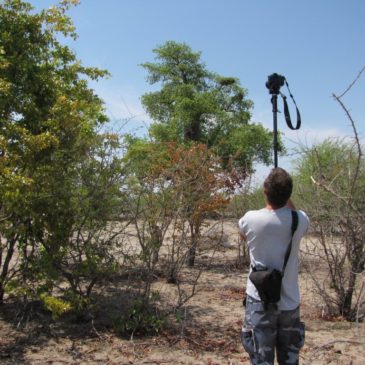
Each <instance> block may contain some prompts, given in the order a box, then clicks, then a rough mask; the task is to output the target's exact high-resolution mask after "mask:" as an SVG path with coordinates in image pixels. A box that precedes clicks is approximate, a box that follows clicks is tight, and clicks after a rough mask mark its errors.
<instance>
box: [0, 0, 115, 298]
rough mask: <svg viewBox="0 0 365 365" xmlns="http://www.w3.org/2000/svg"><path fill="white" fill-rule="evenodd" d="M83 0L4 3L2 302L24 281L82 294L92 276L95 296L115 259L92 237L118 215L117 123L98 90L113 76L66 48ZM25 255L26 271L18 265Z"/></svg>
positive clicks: (0, 47)
mask: <svg viewBox="0 0 365 365" xmlns="http://www.w3.org/2000/svg"><path fill="white" fill-rule="evenodd" d="M74 4H77V1H75V0H64V1H61V2H60V4H59V5H58V6H55V7H51V8H49V9H48V10H43V11H41V12H39V13H36V12H34V9H33V8H32V6H31V5H30V4H29V3H26V2H23V1H20V0H5V1H2V2H1V6H0V148H1V154H0V189H1V195H0V196H1V197H0V212H1V217H2V219H1V222H0V235H1V247H0V250H1V251H0V268H1V273H0V301H2V300H3V296H4V289H5V287H6V285H7V284H9V285H10V283H14V282H15V280H14V279H15V278H17V280H18V281H20V282H21V283H22V284H21V285H23V286H26V283H33V284H34V286H35V288H33V289H34V291H35V293H38V294H39V292H40V291H41V289H40V285H41V284H42V285H43V288H44V290H49V291H50V292H52V287H53V285H54V283H56V282H59V281H62V280H67V281H68V282H69V285H70V287H71V291H73V292H74V293H75V294H80V290H81V289H80V288H81V283H80V277H87V278H88V279H87V280H89V284H90V285H91V286H87V287H88V289H87V292H88V293H89V292H90V290H91V288H92V283H94V282H95V280H96V279H97V278H98V275H97V272H99V271H100V270H101V268H102V267H103V264H102V263H103V262H106V260H104V258H105V256H103V253H105V250H104V251H103V250H102V249H101V246H100V245H99V246H98V245H97V244H95V237H94V236H92V237H90V236H87V238H85V236H82V234H85V230H86V229H87V228H90V227H98V228H99V229H100V224H96V223H95V222H96V221H99V223H100V222H102V223H105V221H106V220H107V218H108V217H110V215H112V214H114V213H115V204H114V205H113V204H111V205H110V208H109V207H108V208H106V207H107V206H106V205H105V204H106V202H108V203H111V202H112V201H113V199H114V198H113V196H115V195H114V194H115V193H116V192H117V191H118V188H117V184H118V183H119V182H117V179H116V177H117V176H120V171H119V170H118V169H117V168H116V166H117V164H116V163H115V161H114V158H108V159H106V150H107V149H108V146H109V147H113V148H117V147H116V145H117V144H118V142H117V141H116V140H115V138H114V137H113V136H102V135H98V133H97V129H98V127H99V126H100V125H102V124H104V123H105V122H106V121H107V118H106V116H105V113H104V107H103V103H102V101H101V100H100V98H99V97H98V96H97V95H95V93H94V91H93V90H92V89H91V88H90V87H89V86H88V80H90V79H92V80H97V79H99V78H100V77H103V76H105V75H107V72H106V71H102V70H99V69H96V68H91V67H84V66H83V65H82V64H81V62H80V61H79V60H77V58H76V56H75V54H74V53H73V52H72V51H71V49H70V48H69V47H67V46H64V45H62V44H61V43H60V42H59V38H60V37H59V35H63V36H65V37H68V36H70V37H72V38H73V39H75V38H76V33H75V29H74V27H73V25H72V23H71V20H70V18H69V17H68V16H67V15H66V12H67V10H68V9H69V7H70V6H71V5H74ZM75 233H77V234H78V236H76V238H75ZM15 251H17V252H18V253H19V255H20V257H21V262H20V265H14V264H11V260H12V259H13V255H14V252H15ZM72 262H73V263H74V266H73V267H72V269H71V268H70V266H69V265H70V264H71V263H72ZM72 270H73V271H72ZM23 289H24V288H23ZM31 289H32V288H29V290H31ZM24 290H25V289H24ZM25 291H26V290H25ZM38 294H37V295H38Z"/></svg>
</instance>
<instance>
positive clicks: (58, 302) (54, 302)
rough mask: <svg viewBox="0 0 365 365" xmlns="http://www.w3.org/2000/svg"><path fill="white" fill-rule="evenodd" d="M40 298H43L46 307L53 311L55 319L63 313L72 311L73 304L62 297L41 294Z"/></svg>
mask: <svg viewBox="0 0 365 365" xmlns="http://www.w3.org/2000/svg"><path fill="white" fill-rule="evenodd" d="M40 299H41V300H42V302H43V304H44V306H45V308H46V309H48V310H49V311H50V312H51V313H52V318H53V319H58V318H59V317H60V316H61V315H62V314H64V313H66V312H68V311H70V310H71V309H72V305H71V304H70V303H69V302H66V301H64V300H62V299H60V298H55V297H53V296H51V295H47V294H41V295H40Z"/></svg>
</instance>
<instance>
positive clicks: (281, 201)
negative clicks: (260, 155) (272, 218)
mask: <svg viewBox="0 0 365 365" xmlns="http://www.w3.org/2000/svg"><path fill="white" fill-rule="evenodd" d="M264 190H265V194H266V197H267V201H268V202H269V203H270V204H271V205H273V206H275V207H277V208H281V207H283V206H285V205H286V203H287V202H288V200H289V198H290V196H291V193H292V191H293V180H292V178H291V176H290V175H289V174H288V173H287V172H286V171H285V170H284V169H282V168H280V167H276V168H274V169H272V170H271V172H270V174H269V175H268V176H267V178H266V179H265V182H264Z"/></svg>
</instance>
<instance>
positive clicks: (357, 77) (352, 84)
mask: <svg viewBox="0 0 365 365" xmlns="http://www.w3.org/2000/svg"><path fill="white" fill-rule="evenodd" d="M364 71H365V66H363V68H362V69H361V70H360V72H359V73H358V74H357V76H356V78H355V80H354V81H352V83H351V84H350V85H349V86H348V88H347V89H346V90H345V91H344V92H343V93H342V94H341V95H340V96H339V97H338V98H339V99H341V98H342V97H343V96H344V95H345V94H346V93H347V92H348V91H350V89H351V88H352V87H353V86H354V85H355V84H356V82H357V80H358V79H359V78H360V76H361V74H362V73H363V72H364Z"/></svg>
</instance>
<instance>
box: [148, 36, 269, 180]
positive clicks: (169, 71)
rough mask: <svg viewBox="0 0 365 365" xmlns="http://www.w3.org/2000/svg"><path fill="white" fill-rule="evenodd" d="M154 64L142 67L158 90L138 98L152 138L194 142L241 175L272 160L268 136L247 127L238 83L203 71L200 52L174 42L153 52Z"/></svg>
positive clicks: (244, 101)
mask: <svg viewBox="0 0 365 365" xmlns="http://www.w3.org/2000/svg"><path fill="white" fill-rule="evenodd" d="M153 52H154V53H155V55H156V58H155V60H156V62H154V63H151V62H147V63H144V64H142V66H143V67H144V68H145V69H146V70H147V72H148V77H147V80H148V81H149V82H150V83H151V84H155V83H160V85H161V89H160V90H159V91H154V92H150V93H147V94H145V95H143V96H142V103H143V105H144V107H145V108H146V110H147V113H148V114H149V115H150V117H151V118H152V119H153V120H154V123H153V124H152V125H151V127H150V134H151V136H152V138H154V139H155V140H158V141H164V142H171V141H175V142H180V143H189V142H192V141H193V142H199V143H203V144H206V145H207V146H208V148H212V149H213V150H214V151H215V153H217V154H218V155H219V156H220V158H221V160H222V163H223V165H224V168H225V169H227V168H228V167H231V168H232V167H235V168H239V171H240V172H241V177H245V176H246V174H247V173H250V172H252V169H253V163H254V162H255V161H260V162H264V163H269V162H270V160H271V157H270V156H271V153H270V149H271V136H272V135H271V133H270V132H269V131H268V130H266V129H265V128H263V127H262V126H261V125H258V124H250V123H249V121H250V117H251V108H252V102H251V101H250V100H248V99H247V91H246V90H245V89H244V88H242V87H241V86H240V83H239V81H238V79H236V78H233V77H223V76H220V75H218V74H216V73H213V72H211V71H208V70H207V68H206V66H205V65H204V63H203V62H202V61H201V59H200V53H199V52H193V51H192V49H191V48H190V47H189V46H187V45H186V44H184V43H176V42H173V41H169V42H166V43H165V44H164V45H162V46H160V47H158V48H156V49H154V51H153Z"/></svg>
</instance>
